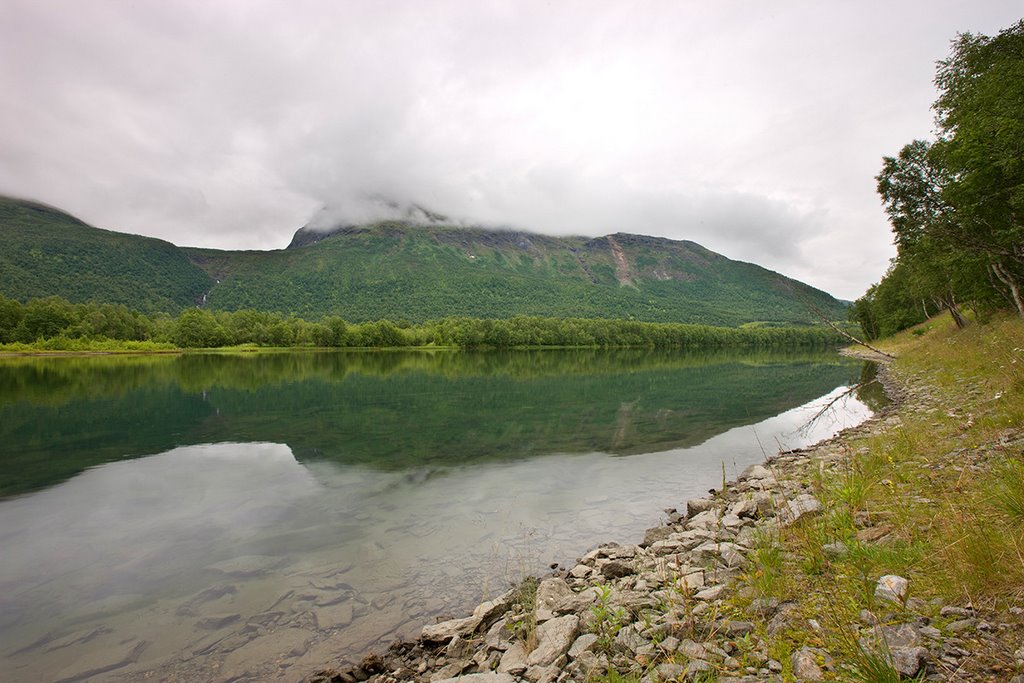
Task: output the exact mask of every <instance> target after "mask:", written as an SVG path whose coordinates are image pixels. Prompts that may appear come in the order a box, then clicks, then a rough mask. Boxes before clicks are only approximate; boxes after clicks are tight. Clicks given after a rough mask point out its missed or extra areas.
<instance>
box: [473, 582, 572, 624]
mask: <svg viewBox="0 0 1024 683" xmlns="http://www.w3.org/2000/svg"><path fill="white" fill-rule="evenodd" d="M563 583H564V582H563ZM512 593H513V591H508V592H507V593H505V594H504V595H502V596H500V597H497V598H495V599H494V600H488V601H487V602H483V603H480V604H479V605H477V607H476V609H475V610H473V618H474V619H479V620H480V624H481V625H483V626H484V627H485V628H486V627H487V626H490V625H491V624H492V623H493V622H494V620H495V619H497V618H499V617H501V616H503V615H504V614H505V612H507V611H509V609H510V608H511V607H512ZM476 628H479V625H478V626H477V627H476ZM474 630H475V628H474Z"/></svg>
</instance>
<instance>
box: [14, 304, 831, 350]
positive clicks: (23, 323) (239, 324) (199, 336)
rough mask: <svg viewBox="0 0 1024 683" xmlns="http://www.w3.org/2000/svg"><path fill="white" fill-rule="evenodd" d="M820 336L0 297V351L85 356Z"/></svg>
mask: <svg viewBox="0 0 1024 683" xmlns="http://www.w3.org/2000/svg"><path fill="white" fill-rule="evenodd" d="M840 341H841V337H840V336H839V335H838V334H837V333H836V332H834V331H832V330H831V329H829V328H826V327H760V326H746V327H740V328H730V327H712V326H709V325H695V324H684V323H645V322H638V321H631V320H608V319H584V318H540V317H531V316H514V317H512V318H508V319H504V320H493V319H482V318H464V317H449V318H441V319H438V320H431V321H427V322H425V323H419V324H412V323H408V322H397V323H396V322H392V321H389V320H376V321H371V322H364V323H350V322H347V321H345V320H343V319H342V318H340V317H338V316H326V317H323V318H321V319H319V320H317V321H314V322H310V321H306V320H303V319H302V318H298V317H295V316H285V315H282V314H280V313H272V312H266V311H256V310H251V309H247V310H241V311H209V310H205V309H200V308H189V309H186V310H184V311H182V312H181V313H180V314H178V315H177V316H176V317H172V316H170V315H167V314H164V313H157V314H153V315H146V314H144V313H141V312H139V311H136V310H131V309H129V308H128V307H126V306H124V305H115V304H98V303H84V304H73V303H70V302H69V301H67V300H65V299H62V298H60V297H56V296H51V297H45V298H41V299H32V300H30V301H29V302H28V303H25V304H22V303H21V302H19V301H16V300H14V299H8V298H6V297H3V296H0V345H3V346H0V349H4V348H6V350H9V351H20V350H52V351H88V350H140V351H142V350H160V349H175V348H182V349H196V348H224V347H239V346H245V345H251V346H259V347H318V348H328V347H350V348H392V347H409V346H437V347H459V348H518V347H543V346H577V347H627V346H646V347H653V348H686V349H716V348H727V347H729V348H731V347H744V348H774V347H787V348H794V347H815V346H825V345H836V344H838V343H839V342H840Z"/></svg>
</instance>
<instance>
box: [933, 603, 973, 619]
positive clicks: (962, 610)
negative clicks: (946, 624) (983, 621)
mask: <svg viewBox="0 0 1024 683" xmlns="http://www.w3.org/2000/svg"><path fill="white" fill-rule="evenodd" d="M939 616H941V617H946V618H949V617H960V618H962V619H963V618H966V617H973V616H974V610H973V609H967V608H966V607H954V606H953V605H946V606H945V607H943V608H942V609H941V610H939Z"/></svg>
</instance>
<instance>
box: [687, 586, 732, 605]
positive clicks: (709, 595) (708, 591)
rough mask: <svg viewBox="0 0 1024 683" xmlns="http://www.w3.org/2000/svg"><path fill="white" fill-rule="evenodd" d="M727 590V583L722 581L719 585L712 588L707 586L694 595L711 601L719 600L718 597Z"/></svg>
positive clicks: (699, 598)
mask: <svg viewBox="0 0 1024 683" xmlns="http://www.w3.org/2000/svg"><path fill="white" fill-rule="evenodd" d="M725 591H726V587H725V584H721V583H720V584H718V585H717V586H711V587H710V588H705V589H704V590H702V591H700V592H698V593H697V594H696V595H694V596H693V597H695V598H697V599H698V600H706V601H708V602H710V601H712V600H717V599H718V598H720V597H722V595H724V594H725Z"/></svg>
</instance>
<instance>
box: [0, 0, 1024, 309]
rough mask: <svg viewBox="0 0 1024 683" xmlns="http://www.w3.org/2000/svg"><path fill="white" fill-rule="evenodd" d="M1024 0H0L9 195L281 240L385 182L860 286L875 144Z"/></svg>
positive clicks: (211, 239) (896, 140)
mask: <svg viewBox="0 0 1024 683" xmlns="http://www.w3.org/2000/svg"><path fill="white" fill-rule="evenodd" d="M1022 14H1024V11H1022V9H1021V5H1020V2H1019V0H1015V1H1012V2H1010V1H1008V2H963V1H959V2H950V1H945V0H929V1H928V2H923V1H915V2H910V1H900V0H888V1H886V2H867V1H864V0H857V1H856V2H851V1H844V2H838V1H837V2H825V1H822V0H809V1H807V2H795V1H783V0H773V1H772V2H759V1H757V2H755V1H754V0H749V1H745V2H723V1H721V0H716V1H714V2H711V1H710V0H700V1H697V0H692V1H689V0H676V1H675V2H654V1H652V2H596V1H595V0H583V1H581V2H559V1H552V2H529V1H522V0H516V1H513V0H503V1H500V2H498V1H486V0H485V1H482V0H464V1H451V2H447V1H441V0H412V1H409V2H401V1H398V0H372V1H367V2H359V1H353V0H330V1H324V2H311V1H310V2H306V1H294V0H290V1H284V0H281V1H280V2H256V1H252V0H245V1H238V2H227V1H224V0H218V1H217V2H209V1H207V0H203V1H201V2H184V1H182V0H174V1H173V2H167V1H166V0H133V1H131V2H129V1H128V0H123V1H119V2H108V1H102V0H83V1H81V2H68V1H66V0H59V1H56V0H4V1H3V2H2V3H0V192H2V193H5V194H13V195H16V196H24V197H29V198H33V199H37V200H40V201H43V202H46V203H49V204H53V205H55V206H57V207H59V208H62V209H65V210H67V211H69V212H71V213H73V214H75V215H77V216H78V217H80V218H82V219H83V220H85V221H87V222H89V223H91V224H93V225H96V226H99V227H104V228H109V229H112V230H120V231H124V232H132V233H138V234H144V235H152V236H156V237H161V238H164V239H167V240H170V241H172V242H174V243H176V244H181V245H196V246H210V247H219V248H225V249H240V248H250V249H270V248H281V247H283V246H285V245H286V244H287V243H288V241H289V240H290V238H291V235H292V233H293V232H294V231H295V230H296V229H297V228H299V227H301V226H302V225H304V224H306V223H307V222H308V221H310V220H311V219H312V217H313V216H314V215H316V214H317V212H318V211H320V210H321V209H322V208H323V207H325V206H327V207H328V210H329V211H330V214H329V216H330V218H331V219H332V220H333V219H337V220H341V221H344V220H358V219H365V218H368V217H372V216H371V214H373V213H374V211H375V208H374V207H375V206H379V203H375V202H374V201H372V198H373V197H379V196H384V197H388V198H391V199H393V200H396V201H400V202H416V203H418V204H420V205H422V206H425V207H427V208H429V209H432V210H434V211H438V212H442V213H445V214H447V215H449V216H452V217H455V218H458V219H461V220H464V221H466V222H469V223H482V224H487V225H508V226H514V227H518V228H524V229H529V230H535V231H539V232H549V233H556V234H567V233H575V234H585V235H602V234H607V233H610V232H617V231H622V232H634V233H643V234H650V235H663V236H666V237H671V238H677V239H691V240H695V241H697V242H700V243H701V244H703V245H705V246H707V247H708V248H710V249H713V250H715V251H718V252H721V253H723V254H725V255H726V256H729V257H731V258H737V259H742V260H748V261H753V262H756V263H759V264H761V265H764V266H766V267H769V268H772V269H774V270H778V271H781V272H783V273H785V274H787V275H790V276H792V277H796V278H798V279H801V280H804V281H806V282H809V283H811V284H813V285H815V286H818V287H821V288H823V289H825V290H827V291H829V292H831V293H832V294H835V295H836V296H839V297H843V298H855V297H857V296H859V295H860V294H862V293H863V292H864V290H865V289H866V288H867V286H868V285H869V284H871V283H872V282H874V281H876V280H878V279H879V277H880V276H881V275H882V273H883V272H884V270H885V268H886V265H887V262H888V259H889V258H890V257H891V256H892V255H893V254H894V250H893V248H892V246H891V239H890V233H889V227H888V225H887V223H886V221H885V216H884V214H883V212H882V210H881V207H880V204H879V201H878V198H877V196H876V194H875V189H874V184H875V181H874V178H873V177H874V175H875V174H876V173H878V171H879V169H880V166H881V157H882V156H883V155H885V154H894V153H896V152H898V151H899V148H900V147H901V146H902V145H903V144H905V143H907V142H909V141H911V140H912V139H914V138H915V137H924V136H927V135H928V134H929V133H930V132H931V131H932V129H933V122H932V113H931V111H930V110H929V106H930V104H931V102H932V101H933V100H934V99H935V90H934V87H933V85H932V78H933V76H934V72H935V61H936V60H937V59H941V58H943V57H945V56H946V55H947V54H948V52H949V42H950V40H952V39H953V37H954V36H955V34H956V33H957V32H958V31H971V32H983V33H987V34H992V33H995V32H997V31H998V30H999V29H1001V28H1004V27H1006V26H1009V25H1010V24H1012V23H1013V22H1014V21H1016V20H1018V19H1020V18H1021V15H1022Z"/></svg>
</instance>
